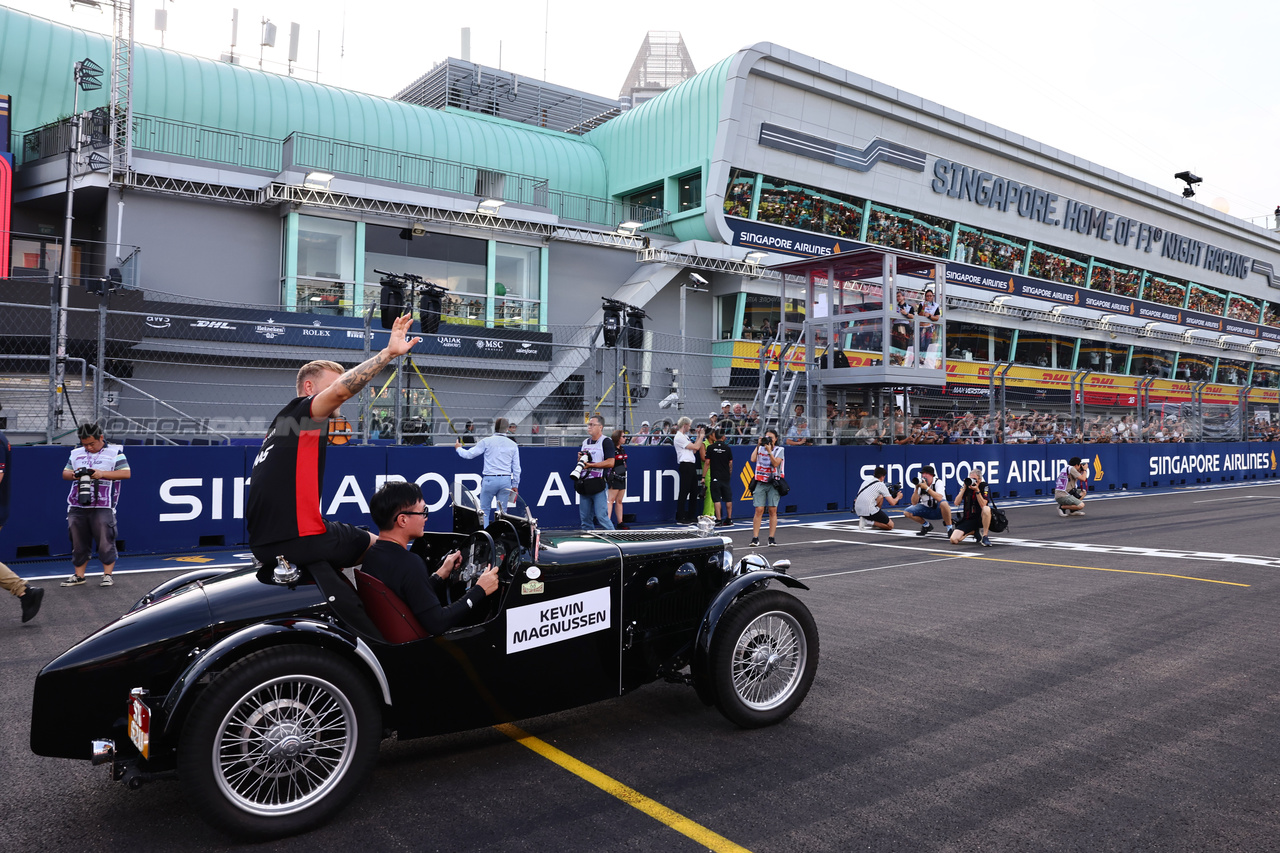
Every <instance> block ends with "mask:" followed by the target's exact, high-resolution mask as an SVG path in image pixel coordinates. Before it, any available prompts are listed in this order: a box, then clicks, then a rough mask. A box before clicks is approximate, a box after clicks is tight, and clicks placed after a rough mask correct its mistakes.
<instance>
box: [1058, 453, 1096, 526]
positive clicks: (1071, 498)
mask: <svg viewBox="0 0 1280 853" xmlns="http://www.w3.org/2000/svg"><path fill="white" fill-rule="evenodd" d="M1087 491H1089V466H1088V464H1087V463H1086V462H1085V461H1084V460H1082V459H1081V458H1080V457H1079V456H1072V457H1071V458H1070V459H1069V460H1067V467H1065V468H1063V469H1062V470H1061V471H1059V472H1058V481H1057V482H1056V483H1054V484H1053V498H1054V500H1056V501H1057V502H1058V515H1060V516H1062V517H1063V518H1069V517H1071V516H1073V515H1084V494H1085V492H1087Z"/></svg>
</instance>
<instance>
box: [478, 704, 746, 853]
mask: <svg viewBox="0 0 1280 853" xmlns="http://www.w3.org/2000/svg"><path fill="white" fill-rule="evenodd" d="M494 728H495V729H497V730H498V731H500V732H502V733H503V734H504V735H506V736H507V737H509V738H511V739H512V740H514V741H515V742H516V743H519V744H521V745H522V746H527V747H528V748H529V749H531V750H533V751H534V752H536V753H538V754H539V755H541V756H542V757H543V758H545V759H547V760H548V761H550V762H552V763H554V764H558V765H560V766H561V767H563V768H564V769H565V770H568V771H569V772H570V773H572V774H573V775H575V776H577V777H579V778H581V779H584V780H585V781H587V782H590V783H591V784H592V785H595V786H596V787H597V788H599V789H600V790H602V791H604V792H605V793H606V794H612V795H613V796H615V797H617V798H618V799H619V800H622V801H623V802H624V803H626V804H627V805H629V806H634V807H635V808H637V809H639V810H640V811H642V812H644V813H645V814H647V815H648V816H649V817H651V818H653V819H654V820H656V821H658V822H659V823H662V824H666V825H667V826H669V827H671V828H672V829H674V830H675V831H676V832H679V833H681V834H682V835H686V836H688V837H689V838H692V839H693V840H694V841H696V842H698V843H699V844H701V845H702V846H703V847H706V848H707V849H708V850H715V851H723V853H750V851H748V850H747V848H745V847H742V846H740V845H737V844H734V843H733V842H732V841H730V840H729V839H727V838H725V837H723V836H721V835H717V834H716V833H714V832H712V831H711V830H709V829H707V828H706V827H705V826H702V825H700V824H697V823H694V822H693V821H691V820H689V819H688V818H687V817H685V816H684V815H682V814H679V813H677V812H674V811H672V810H671V809H669V808H667V807H666V806H664V805H662V803H659V802H657V801H655V800H651V799H649V798H648V797H646V796H645V795H644V794H642V793H640V792H639V791H636V790H634V789H633V788H628V787H627V786H626V785H624V784H622V783H621V782H619V781H618V780H617V779H614V778H612V777H610V776H606V775H605V774H603V773H601V772H600V771H599V770H596V769H595V768H594V767H591V766H589V765H586V764H583V763H582V762H581V761H579V760H578V759H576V758H574V757H573V756H572V755H569V754H568V753H565V752H562V751H560V750H558V749H556V748H555V747H554V746H552V745H551V744H549V743H547V742H546V741H544V740H542V739H541V738H536V737H534V736H533V735H531V734H529V733H528V732H526V731H525V730H524V729H521V728H519V727H518V726H513V725H511V724H510V723H503V724H501V725H497V726H494Z"/></svg>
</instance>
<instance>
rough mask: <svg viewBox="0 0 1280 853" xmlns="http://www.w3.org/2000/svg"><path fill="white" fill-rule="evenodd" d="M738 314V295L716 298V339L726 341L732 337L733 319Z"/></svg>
mask: <svg viewBox="0 0 1280 853" xmlns="http://www.w3.org/2000/svg"><path fill="white" fill-rule="evenodd" d="M737 313H738V294H736V293H731V294H729V295H728V296H717V297H716V324H717V326H718V328H717V332H718V334H717V337H719V338H720V340H722V341H727V340H729V339H730V338H732V337H733V318H734V317H735V316H736V315H737Z"/></svg>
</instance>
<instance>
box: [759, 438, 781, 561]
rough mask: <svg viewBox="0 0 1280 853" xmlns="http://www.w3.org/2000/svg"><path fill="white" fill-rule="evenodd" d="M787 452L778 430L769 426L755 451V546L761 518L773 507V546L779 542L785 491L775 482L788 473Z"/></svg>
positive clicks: (770, 532) (770, 520)
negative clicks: (779, 527) (779, 522)
mask: <svg viewBox="0 0 1280 853" xmlns="http://www.w3.org/2000/svg"><path fill="white" fill-rule="evenodd" d="M785 463H786V455H785V453H784V452H783V449H782V447H780V446H779V444H778V431H777V430H776V429H774V428H773V427H769V428H768V429H767V430H765V431H764V435H762V436H760V441H759V443H757V444H756V449H755V450H753V451H751V465H752V467H753V468H754V469H755V477H754V479H753V481H752V483H751V485H752V486H753V488H752V490H751V502H752V504H754V506H755V508H756V514H755V518H754V520H753V521H752V523H751V545H752V546H758V545H759V544H760V520H761V519H762V518H763V517H764V511H765V509H766V508H768V510H769V547H771V548H772V547H773V546H774V545H777V544H778V542H777V540H776V539H775V538H774V537H775V536H777V534H778V504H779V503H780V502H781V500H782V493H781V492H779V491H778V487H777V486H776V485H774V481H775V479H782V478H783V477H785V476H786V470H785V468H784V465H785Z"/></svg>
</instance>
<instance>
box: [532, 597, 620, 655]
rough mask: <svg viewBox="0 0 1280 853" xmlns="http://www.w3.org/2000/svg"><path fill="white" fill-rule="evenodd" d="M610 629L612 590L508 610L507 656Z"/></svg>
mask: <svg viewBox="0 0 1280 853" xmlns="http://www.w3.org/2000/svg"><path fill="white" fill-rule="evenodd" d="M608 627H609V590H608V588H607V587H606V588H603V589H593V590H591V591H590V592H584V593H581V594H579V595H570V596H567V597H565V598H557V599H554V600H553V601H547V602H544V603H541V604H531V605H528V606H525V607H513V608H511V609H510V610H508V611H507V654H511V653H512V652H521V651H524V650H525V649H533V648H537V647H538V646H546V645H549V644H551V643H559V642H561V641H563V640H568V639H571V638H573V637H581V636H582V635H583V634H593V633H595V632H596V631H603V630H605V629H606V628H608Z"/></svg>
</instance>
